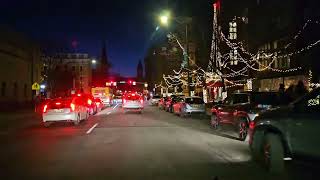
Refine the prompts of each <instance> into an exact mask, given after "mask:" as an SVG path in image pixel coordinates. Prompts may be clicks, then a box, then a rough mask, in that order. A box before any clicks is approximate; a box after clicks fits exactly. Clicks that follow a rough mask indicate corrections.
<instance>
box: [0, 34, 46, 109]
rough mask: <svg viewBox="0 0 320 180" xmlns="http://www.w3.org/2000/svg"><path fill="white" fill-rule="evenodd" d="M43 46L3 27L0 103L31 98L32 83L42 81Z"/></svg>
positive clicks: (0, 49)
mask: <svg viewBox="0 0 320 180" xmlns="http://www.w3.org/2000/svg"><path fill="white" fill-rule="evenodd" d="M40 59H41V58H40V47H39V46H37V45H36V44H35V43H34V42H32V41H31V40H30V39H28V38H27V37H25V36H24V35H22V34H20V33H16V32H13V31H10V30H8V29H6V28H0V83H1V84H0V103H1V104H5V105H6V106H7V105H8V103H18V104H22V103H26V102H30V101H32V98H33V95H34V94H33V91H32V89H31V86H32V84H33V83H35V82H37V83H39V82H40V77H41V66H42V63H41V60H40Z"/></svg>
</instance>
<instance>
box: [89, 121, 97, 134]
mask: <svg viewBox="0 0 320 180" xmlns="http://www.w3.org/2000/svg"><path fill="white" fill-rule="evenodd" d="M97 126H98V123H96V124H95V125H93V126H92V127H91V128H90V129H89V130H88V131H87V134H90V133H91V132H92V131H93V129H94V128H95V127H97Z"/></svg>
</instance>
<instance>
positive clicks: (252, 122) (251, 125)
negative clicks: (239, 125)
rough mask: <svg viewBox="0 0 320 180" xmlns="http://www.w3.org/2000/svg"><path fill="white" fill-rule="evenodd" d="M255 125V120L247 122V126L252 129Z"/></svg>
mask: <svg viewBox="0 0 320 180" xmlns="http://www.w3.org/2000/svg"><path fill="white" fill-rule="evenodd" d="M255 125H256V124H255V122H254V121H251V122H250V123H249V128H250V129H253V128H254V126H255Z"/></svg>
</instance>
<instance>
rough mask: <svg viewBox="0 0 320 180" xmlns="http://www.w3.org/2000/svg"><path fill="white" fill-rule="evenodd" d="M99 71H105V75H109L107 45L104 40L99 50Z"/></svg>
mask: <svg viewBox="0 0 320 180" xmlns="http://www.w3.org/2000/svg"><path fill="white" fill-rule="evenodd" d="M100 62H101V66H100V67H101V71H102V72H104V73H105V75H107V76H108V75H109V70H110V62H109V59H108V55H107V45H106V42H105V41H103V42H102V51H101V60H100Z"/></svg>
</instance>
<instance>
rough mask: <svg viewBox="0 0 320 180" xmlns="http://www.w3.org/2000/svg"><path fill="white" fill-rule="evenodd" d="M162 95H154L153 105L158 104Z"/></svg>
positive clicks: (151, 101)
mask: <svg viewBox="0 0 320 180" xmlns="http://www.w3.org/2000/svg"><path fill="white" fill-rule="evenodd" d="M160 99H161V97H160V96H157V95H156V96H153V97H152V98H151V100H150V103H151V105H155V106H156V105H158V103H159V101H160Z"/></svg>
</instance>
